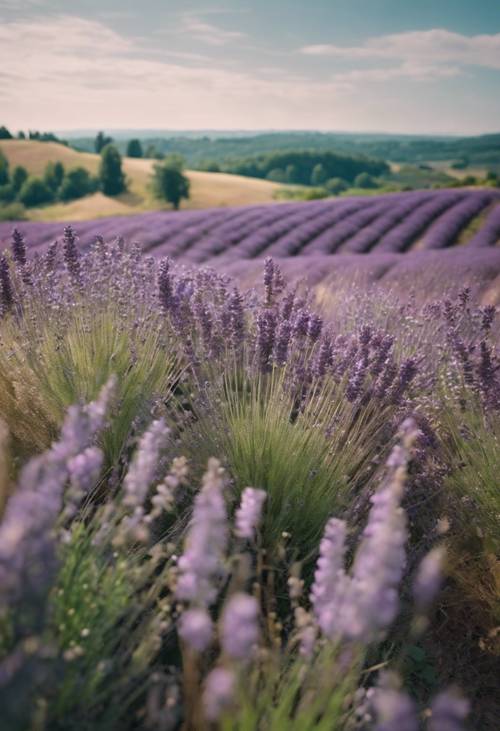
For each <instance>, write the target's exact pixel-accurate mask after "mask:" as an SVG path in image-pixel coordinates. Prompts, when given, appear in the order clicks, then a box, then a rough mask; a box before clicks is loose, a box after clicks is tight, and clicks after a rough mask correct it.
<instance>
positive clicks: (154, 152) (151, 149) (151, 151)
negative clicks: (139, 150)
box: [144, 144, 165, 160]
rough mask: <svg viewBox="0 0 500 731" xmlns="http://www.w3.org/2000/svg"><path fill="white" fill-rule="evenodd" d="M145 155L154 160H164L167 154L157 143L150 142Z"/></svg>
mask: <svg viewBox="0 0 500 731" xmlns="http://www.w3.org/2000/svg"><path fill="white" fill-rule="evenodd" d="M144 157H147V158H152V159H154V160H163V158H164V157H165V155H164V154H163V153H162V152H160V151H159V150H158V148H157V147H155V145H153V144H150V145H148V146H147V147H146V152H145V153H144Z"/></svg>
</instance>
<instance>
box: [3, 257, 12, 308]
mask: <svg viewBox="0 0 500 731" xmlns="http://www.w3.org/2000/svg"><path fill="white" fill-rule="evenodd" d="M13 304H14V293H13V291H12V282H11V279H10V271H9V262H8V261H7V259H6V257H5V256H3V255H2V256H0V315H3V314H4V313H5V312H7V310H10V308H11V307H12V305H13Z"/></svg>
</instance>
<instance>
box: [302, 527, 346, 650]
mask: <svg viewBox="0 0 500 731" xmlns="http://www.w3.org/2000/svg"><path fill="white" fill-rule="evenodd" d="M345 537H346V525H345V522H344V521H343V520H338V519H337V518H331V519H330V520H329V521H328V523H327V525H326V529H325V534H324V536H323V539H322V541H321V544H320V547H319V558H318V563H317V565H316V571H315V574H314V583H313V585H312V589H311V596H310V599H311V604H312V606H313V609H314V615H315V617H316V621H317V622H318V625H319V626H320V628H321V631H322V632H323V634H325V635H326V636H327V637H329V636H331V635H332V633H333V630H334V623H335V614H336V612H337V601H336V599H337V597H338V596H339V592H340V590H341V587H342V586H345V585H346V582H347V581H348V578H347V577H346V575H345V571H344V555H345Z"/></svg>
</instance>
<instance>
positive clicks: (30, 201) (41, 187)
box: [19, 177, 54, 208]
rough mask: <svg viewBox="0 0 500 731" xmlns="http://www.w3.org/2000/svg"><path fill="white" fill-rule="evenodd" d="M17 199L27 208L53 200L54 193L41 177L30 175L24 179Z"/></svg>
mask: <svg viewBox="0 0 500 731" xmlns="http://www.w3.org/2000/svg"><path fill="white" fill-rule="evenodd" d="M19 200H20V201H21V203H23V204H24V205H25V206H26V207H27V208H29V207H30V206H42V205H44V204H45V203H51V201H53V200H54V194H53V192H52V191H51V189H50V188H49V186H48V185H47V184H46V183H45V182H44V181H43V180H42V178H36V177H31V178H28V179H27V180H25V182H24V183H23V186H22V188H21V190H20V192H19Z"/></svg>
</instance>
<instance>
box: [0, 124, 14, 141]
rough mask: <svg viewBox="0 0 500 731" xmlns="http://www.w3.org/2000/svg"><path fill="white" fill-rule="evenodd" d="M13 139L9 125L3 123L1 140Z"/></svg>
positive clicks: (0, 131) (0, 129)
mask: <svg viewBox="0 0 500 731" xmlns="http://www.w3.org/2000/svg"><path fill="white" fill-rule="evenodd" d="M11 139H12V135H11V133H10V132H9V130H8V129H7V127H5V126H4V125H3V124H2V126H1V127H0V140H11Z"/></svg>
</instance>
